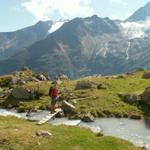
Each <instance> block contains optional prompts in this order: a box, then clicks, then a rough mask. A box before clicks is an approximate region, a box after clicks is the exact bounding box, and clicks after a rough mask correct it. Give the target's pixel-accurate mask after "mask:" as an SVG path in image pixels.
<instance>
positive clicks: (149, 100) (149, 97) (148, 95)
mask: <svg viewBox="0 0 150 150" xmlns="http://www.w3.org/2000/svg"><path fill="white" fill-rule="evenodd" d="M141 99H142V101H143V102H145V103H146V104H148V105H150V87H148V88H146V89H145V91H144V92H143V93H142V94H141Z"/></svg>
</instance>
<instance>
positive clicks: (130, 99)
mask: <svg viewBox="0 0 150 150" xmlns="http://www.w3.org/2000/svg"><path fill="white" fill-rule="evenodd" d="M118 96H119V97H120V98H122V99H123V101H124V102H126V103H129V104H134V103H136V102H137V101H138V96H137V95H134V94H129V93H118Z"/></svg>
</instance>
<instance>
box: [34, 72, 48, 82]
mask: <svg viewBox="0 0 150 150" xmlns="http://www.w3.org/2000/svg"><path fill="white" fill-rule="evenodd" d="M36 78H37V79H38V80H40V81H46V80H47V78H46V77H45V76H44V75H43V74H40V75H37V76H36Z"/></svg>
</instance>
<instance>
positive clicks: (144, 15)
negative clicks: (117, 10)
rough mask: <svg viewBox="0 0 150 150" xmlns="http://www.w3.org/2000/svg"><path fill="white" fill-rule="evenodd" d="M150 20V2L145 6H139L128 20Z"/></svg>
mask: <svg viewBox="0 0 150 150" xmlns="http://www.w3.org/2000/svg"><path fill="white" fill-rule="evenodd" d="M144 20H150V2H148V3H147V4H146V5H145V6H144V7H141V8H139V9H138V10H137V11H136V12H135V13H134V14H133V15H131V16H130V17H129V18H128V19H127V21H144Z"/></svg>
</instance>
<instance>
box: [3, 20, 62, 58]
mask: <svg viewBox="0 0 150 150" xmlns="http://www.w3.org/2000/svg"><path fill="white" fill-rule="evenodd" d="M63 23H64V21H58V22H52V21H45V22H43V21H39V22H38V23H36V24H35V25H33V26H30V27H26V28H24V29H21V30H17V31H14V32H0V60H2V59H6V58H9V57H11V56H12V55H14V54H15V53H16V52H18V51H20V50H21V49H23V48H24V47H28V46H29V45H32V44H33V43H35V42H37V41H40V40H43V39H44V38H46V37H47V35H48V34H49V33H51V32H54V31H55V30H57V29H58V28H59V27H60V26H61V25H62V24H63Z"/></svg>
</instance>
